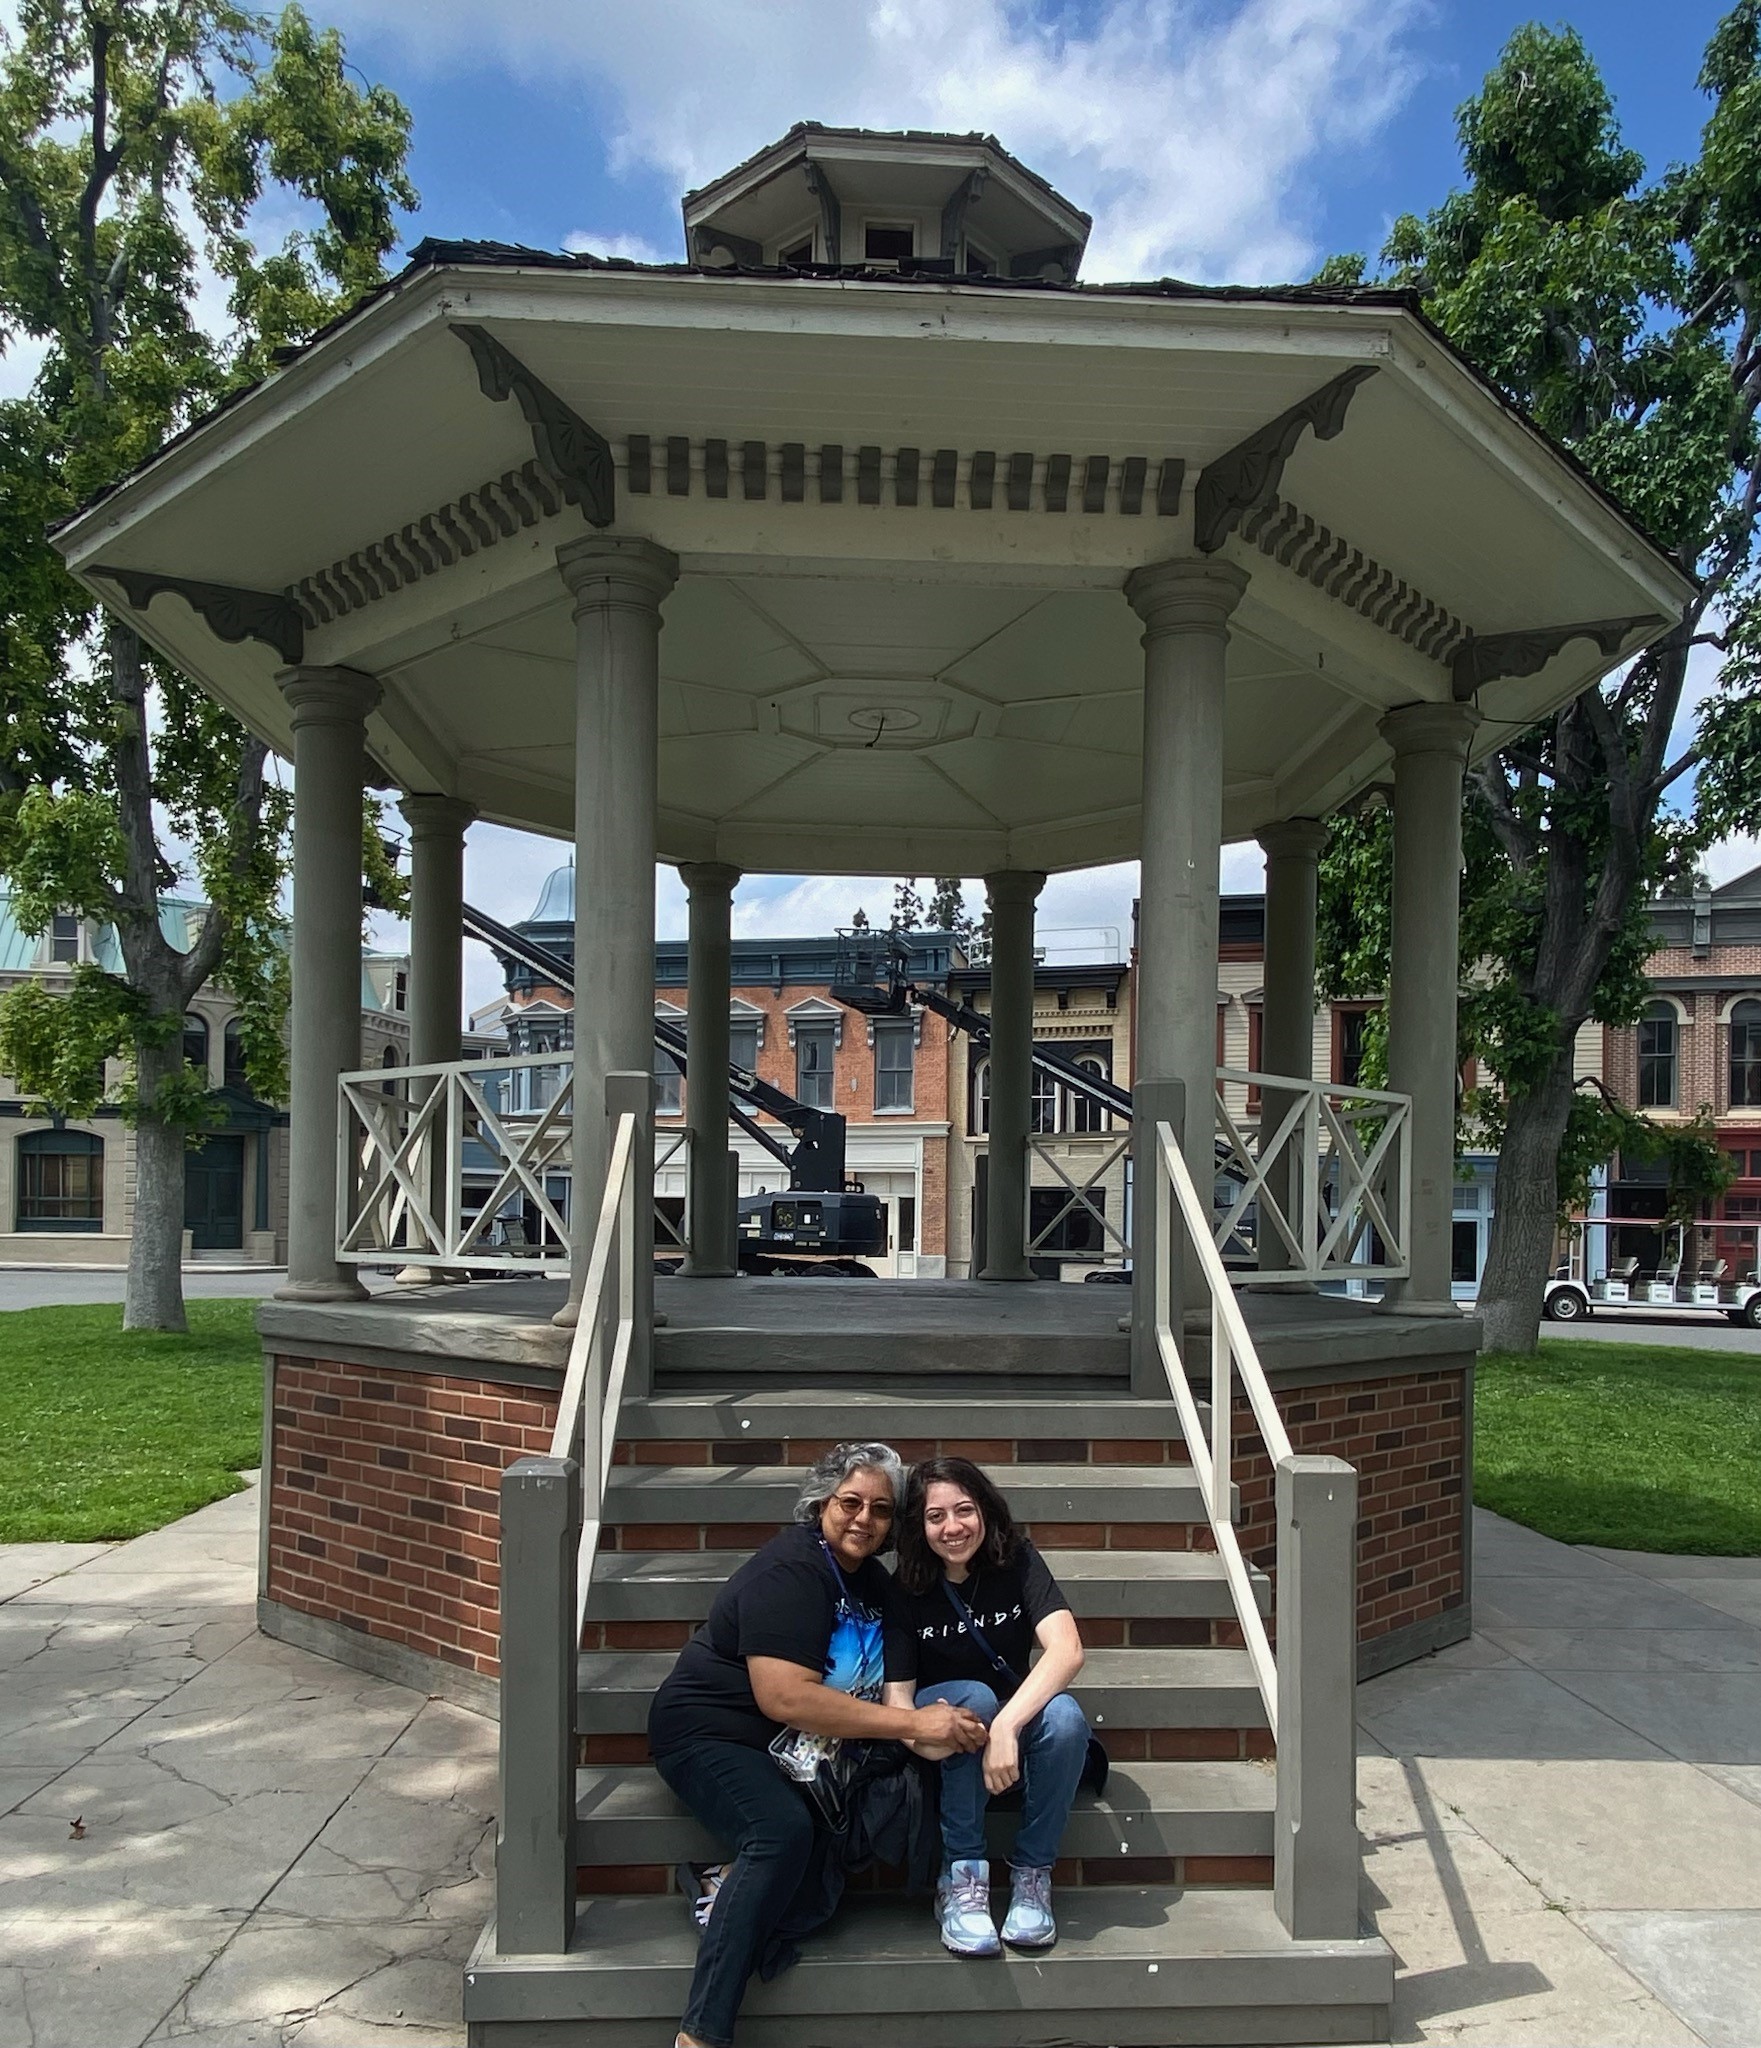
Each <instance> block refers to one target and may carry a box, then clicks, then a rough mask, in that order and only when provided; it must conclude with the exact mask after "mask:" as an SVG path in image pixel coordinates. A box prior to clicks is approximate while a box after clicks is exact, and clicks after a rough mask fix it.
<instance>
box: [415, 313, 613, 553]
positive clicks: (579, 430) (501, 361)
mask: <svg viewBox="0 0 1761 2048" xmlns="http://www.w3.org/2000/svg"><path fill="white" fill-rule="evenodd" d="M452 331H453V332H454V333H455V334H456V335H457V336H458V337H459V339H460V340H461V341H462V342H463V343H464V344H465V346H466V347H467V348H468V349H469V350H470V351H471V359H472V361H473V362H474V363H475V364H476V365H477V382H478V384H479V385H480V386H481V388H482V391H483V395H484V397H485V398H493V399H496V400H497V401H500V400H504V399H508V398H513V399H516V400H518V402H519V407H520V410H521V412H523V413H524V414H525V416H526V424H527V426H529V427H530V428H531V430H532V451H533V453H534V454H535V455H536V456H537V458H538V462H539V465H540V467H541V468H542V469H543V470H544V471H545V473H546V474H547V475H548V476H549V477H550V478H551V480H552V481H553V482H554V483H555V484H556V486H557V488H558V489H559V490H560V491H561V492H562V494H563V496H564V497H565V498H567V499H568V501H569V503H570V504H572V505H579V506H580V508H581V510H582V512H583V513H584V514H585V515H586V518H587V523H588V525H589V526H609V525H610V524H611V523H612V519H613V518H614V516H615V515H616V511H617V472H616V467H615V465H614V463H613V460H612V452H611V443H610V442H609V441H608V440H607V439H606V438H605V436H604V435H603V434H602V433H600V431H599V429H598V428H597V427H591V426H589V425H588V424H587V422H586V421H585V420H584V419H582V417H581V415H580V414H579V413H578V412H576V411H575V410H574V409H573V408H572V407H571V406H568V405H565V404H564V402H563V401H562V400H561V399H560V398H558V397H557V395H556V393H555V392H554V391H552V390H551V389H550V387H549V385H547V384H544V383H541V382H540V381H539V379H538V378H536V377H535V376H534V375H533V374H532V372H531V371H530V370H528V369H527V367H526V366H525V364H524V363H522V362H521V361H520V359H519V357H518V356H516V355H515V354H514V353H513V351H512V350H511V349H509V348H507V347H505V346H504V345H503V344H502V343H501V342H499V341H497V340H496V338H495V336H494V335H493V334H491V333H490V331H489V329H488V328H487V327H476V326H472V325H470V324H468V323H465V322H461V321H455V322H454V323H453V330H452Z"/></svg>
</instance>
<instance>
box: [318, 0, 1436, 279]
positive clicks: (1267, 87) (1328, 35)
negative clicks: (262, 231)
mask: <svg viewBox="0 0 1761 2048" xmlns="http://www.w3.org/2000/svg"><path fill="white" fill-rule="evenodd" d="M1423 5H1424V0H1240V4H1237V5H1235V6H1233V7H1231V8H1229V9H1228V11H1227V12H1223V11H1221V10H1219V9H1218V8H1216V7H1214V6H1207V5H1204V4H1202V0H1103V4H1102V5H1101V6H1100V7H1099V8H1098V10H1097V11H1096V13H1095V14H1094V16H1093V18H1092V20H1090V21H1087V22H1084V23H1082V24H1080V25H1077V24H1076V23H1075V22H1074V21H1073V19H1072V18H1071V17H1070V16H1069V15H1067V14H1066V13H1065V12H1064V11H1063V10H1061V9H1058V8H1055V7H1052V6H1050V5H1049V4H1045V0H1042V4H1040V5H1038V6H1020V5H1011V4H1009V0H968V4H966V5H954V4H952V0H645V4H644V5H642V6H640V7H583V6H581V5H579V0H502V4H501V5H500V6H499V7H495V8H484V7H481V6H479V5H478V4H477V0H428V4H427V5H425V6H424V7H423V8H422V9H421V10H420V12H419V15H418V14H417V12H416V10H412V9H411V8H410V7H409V6H408V4H407V0H343V4H342V5H341V6H340V8H339V10H338V11H339V12H340V13H341V15H342V16H343V17H344V19H345V20H348V21H351V22H353V23H355V24H358V25H361V26H367V27H371V28H372V29H373V30H374V31H376V32H378V33H380V34H382V35H384V36H385V37H387V38H389V39H391V40H392V41H394V42H395V43H397V44H398V45H400V46H401V53H402V55H403V56H404V58H405V60H406V61H407V62H409V63H410V64H412V65H416V66H420V67H422V68H424V69H426V70H430V71H435V72H446V71H451V70H457V69H460V68H463V67H465V66H467V65H470V66H481V65H483V64H485V63H489V64H496V65H499V66H500V67H501V68H502V69H503V70H504V71H506V72H507V73H508V74H510V75H511V76H512V77H513V78H515V79H516V80H519V81H521V82H526V83H543V84H546V85H551V86H554V85H556V84H557V83H558V82H560V81H563V80H576V81H579V82H580V83H582V84H584V85H586V86H588V87H589V88H590V89H591V90H592V91H593V92H594V95H595V98H596V99H597V98H599V97H600V96H601V95H603V96H604V98H605V100H606V101H608V102H609V106H610V110H611V118H610V122H609V126H608V134H607V142H606V150H607V158H608V162H609V166H610V168H611V170H612V171H613V173H614V175H621V176H623V175H630V174H633V173H642V172H645V173H650V174H657V175H659V176H662V177H664V178H667V179H669V180H671V181H672V183H673V184H674V185H675V186H676V187H677V188H679V189H681V190H682V189H685V188H688V187H690V186H694V185H700V184H703V183H704V182H706V181H707V180H709V179H711V178H714V177H716V176H718V175H719V174H720V173H721V172H723V171H725V170H728V169H730V168H731V167H732V166H733V165H734V164H736V163H738V162H739V161H741V160H742V159H743V158H744V157H746V156H748V155H750V154H751V153H752V152H753V150H755V149H757V148H759V147H761V146H762V145H764V144H765V143H767V142H770V141H772V140H774V139H775V138H776V137H777V136H778V135H780V134H782V133H783V132H784V131H785V130H786V129H787V128H788V127H790V126H791V125H792V124H793V123H794V122H796V121H798V120H801V119H803V118H810V119H814V120H820V121H825V122H828V123H832V124H839V125H850V126H866V127H877V128H900V127H928V128H941V129H955V130H966V129H973V128H977V129H986V130H989V131H991V132H992V133H994V134H996V135H997V136H998V138H999V139H1000V140H1001V141H1002V142H1003V144H1004V145H1005V147H1007V148H1008V149H1010V150H1011V151H1013V152H1014V153H1015V154H1016V155H1017V156H1019V157H1021V158H1022V159H1023V160H1024V161H1025V162H1027V163H1028V164H1030V165H1032V166H1033V167H1034V169H1036V170H1038V171H1040V172H1042V173H1043V174H1044V175H1045V176H1047V177H1049V178H1051V179H1052V180H1053V182H1054V183H1055V184H1057V185H1058V186H1059V187H1060V188H1061V189H1062V190H1064V191H1065V192H1066V193H1067V194H1068V196H1069V197H1070V198H1072V199H1073V200H1075V201H1076V202H1077V203H1078V204H1079V205H1081V206H1084V207H1086V208H1087V209H1088V210H1089V211H1090V212H1091V213H1093V214H1094V215H1095V232H1094V239H1093V241H1092V243H1091V244H1090V250H1089V260H1088V263H1087V266H1086V270H1085V274H1086V275H1087V276H1089V277H1092V278H1122V277H1146V276H1156V275H1160V274H1163V273H1167V272H1172V273H1176V274H1180V275H1184V276H1188V277H1194V278H1202V279H1218V278H1223V277H1234V278H1241V279H1246V280H1283V279H1288V278H1292V277H1297V276H1300V275H1302V274H1304V273H1305V271H1306V270H1307V269H1308V268H1310V267H1312V265H1313V263H1314V260H1315V258H1316V256H1317V254H1318V253H1319V252H1318V250H1317V248H1316V244H1315V241H1314V224H1315V223H1314V196H1313V195H1314V189H1315V185H1316V176H1315V174H1316V171H1317V169H1318V167H1319V166H1321V165H1322V164H1323V163H1325V162H1327V161H1330V160H1334V159H1337V158H1339V157H1341V156H1349V155H1350V154H1352V153H1353V152H1355V151H1357V150H1358V149H1360V148H1361V147H1362V146H1363V145H1364V144H1365V143H1366V142H1367V141H1368V140H1369V139H1370V138H1371V137H1373V136H1374V135H1375V134H1376V132H1377V131H1378V130H1379V128H1380V127H1381V126H1382V124H1383V123H1384V122H1385V121H1386V120H1387V119H1388V117H1389V116H1390V115H1391V114H1392V113H1393V111H1394V110H1395V109H1396V107H1398V105H1399V104H1400V102H1401V101H1402V99H1403V98H1404V96H1405V94H1406V93H1407V91H1408V90H1409V88H1410V86H1411V84H1412V83H1413V80H1414V77H1415V75H1416V66H1415V63H1414V60H1413V59H1412V57H1411V56H1410V55H1409V53H1408V52H1407V50H1406V48H1405V44H1404V40H1403V39H1404V37H1405V35H1406V32H1407V31H1408V29H1409V28H1410V27H1411V26H1412V25H1413V24H1414V23H1415V22H1416V21H1417V20H1418V19H1419V18H1420V16H1421V12H1422V9H1423ZM418 24H419V25H418Z"/></svg>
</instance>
